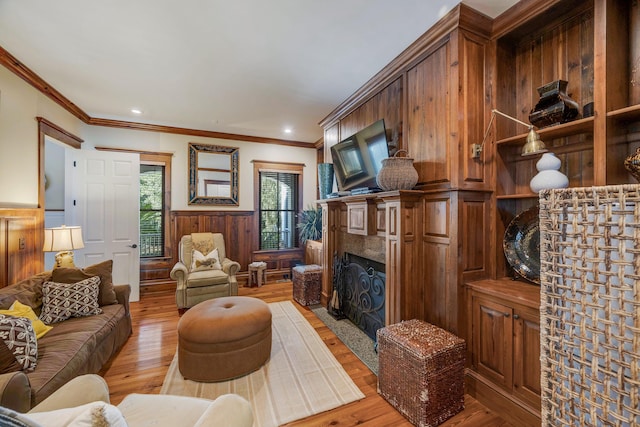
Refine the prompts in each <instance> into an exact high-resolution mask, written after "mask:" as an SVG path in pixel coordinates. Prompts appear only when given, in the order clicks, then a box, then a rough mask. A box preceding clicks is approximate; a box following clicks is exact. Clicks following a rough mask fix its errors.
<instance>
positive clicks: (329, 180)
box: [318, 163, 333, 199]
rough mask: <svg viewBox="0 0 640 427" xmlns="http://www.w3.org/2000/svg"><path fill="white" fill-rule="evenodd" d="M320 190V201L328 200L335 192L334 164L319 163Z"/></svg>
mask: <svg viewBox="0 0 640 427" xmlns="http://www.w3.org/2000/svg"><path fill="white" fill-rule="evenodd" d="M318 190H319V193H320V199H326V198H327V195H328V194H329V193H331V190H333V163H318Z"/></svg>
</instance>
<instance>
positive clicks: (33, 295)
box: [0, 271, 51, 314]
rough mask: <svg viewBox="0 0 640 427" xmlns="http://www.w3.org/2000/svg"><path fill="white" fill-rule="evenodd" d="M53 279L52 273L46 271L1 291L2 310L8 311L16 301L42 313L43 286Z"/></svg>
mask: <svg viewBox="0 0 640 427" xmlns="http://www.w3.org/2000/svg"><path fill="white" fill-rule="evenodd" d="M49 279H51V272H50V271H45V272H43V273H39V274H36V275H33V276H31V277H29V278H28V279H25V280H22V281H20V282H18V283H16V284H14V285H11V286H6V287H4V288H1V289H0V309H5V310H6V309H8V308H9V307H11V304H13V302H14V301H20V302H21V303H23V304H25V305H28V306H29V307H31V308H33V309H34V311H35V312H36V314H39V313H40V307H41V305H42V284H43V283H44V282H46V281H47V280H49Z"/></svg>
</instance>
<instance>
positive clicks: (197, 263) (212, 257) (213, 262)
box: [191, 249, 222, 271]
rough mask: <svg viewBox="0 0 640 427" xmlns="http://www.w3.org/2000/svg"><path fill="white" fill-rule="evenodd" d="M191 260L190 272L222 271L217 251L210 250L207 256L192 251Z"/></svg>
mask: <svg viewBox="0 0 640 427" xmlns="http://www.w3.org/2000/svg"><path fill="white" fill-rule="evenodd" d="M192 259H193V261H192V263H191V271H204V270H222V266H221V265H220V257H219V256H218V249H214V250H212V251H211V252H209V253H208V254H207V255H203V254H202V252H200V251H198V250H195V249H194V250H193V256H192Z"/></svg>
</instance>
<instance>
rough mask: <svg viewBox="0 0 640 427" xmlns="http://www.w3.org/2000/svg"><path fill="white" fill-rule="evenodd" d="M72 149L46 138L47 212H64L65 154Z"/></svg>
mask: <svg viewBox="0 0 640 427" xmlns="http://www.w3.org/2000/svg"><path fill="white" fill-rule="evenodd" d="M71 149H72V148H71V147H69V146H68V145H66V146H65V145H64V144H62V143H60V142H57V141H55V140H53V139H51V138H49V137H48V136H45V138H44V152H45V161H44V174H45V186H44V189H45V190H44V206H45V208H46V209H47V210H59V211H60V210H62V211H63V210H64V176H65V171H64V152H65V150H71ZM47 227H48V225H47Z"/></svg>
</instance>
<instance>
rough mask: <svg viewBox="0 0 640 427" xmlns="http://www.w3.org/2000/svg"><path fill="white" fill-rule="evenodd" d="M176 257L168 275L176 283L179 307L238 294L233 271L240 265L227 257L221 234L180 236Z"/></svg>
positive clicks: (235, 271) (236, 270) (188, 306)
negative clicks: (176, 259)
mask: <svg viewBox="0 0 640 427" xmlns="http://www.w3.org/2000/svg"><path fill="white" fill-rule="evenodd" d="M216 255H217V260H216ZM178 256H179V261H178V262H177V263H176V265H175V266H174V267H173V269H172V270H171V278H172V279H174V280H175V281H176V282H177V287H176V304H177V305H178V309H185V308H190V307H193V306H194V305H196V304H198V303H199V302H202V301H205V300H208V299H212V298H218V297H223V296H231V295H238V281H237V279H236V273H237V272H238V270H239V269H240V264H239V263H237V262H235V261H232V260H230V259H229V258H227V255H226V250H225V244H224V237H223V236H222V234H221V233H192V234H187V235H185V236H182V238H181V239H180V245H179V251H178Z"/></svg>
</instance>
